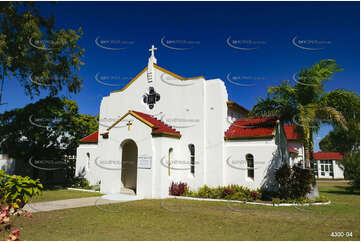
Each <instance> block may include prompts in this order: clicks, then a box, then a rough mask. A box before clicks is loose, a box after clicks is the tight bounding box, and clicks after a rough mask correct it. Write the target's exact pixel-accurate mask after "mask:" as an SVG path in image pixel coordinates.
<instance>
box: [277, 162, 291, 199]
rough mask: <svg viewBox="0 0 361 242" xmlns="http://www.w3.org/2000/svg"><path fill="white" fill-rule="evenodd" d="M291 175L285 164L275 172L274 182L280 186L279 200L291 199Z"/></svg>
mask: <svg viewBox="0 0 361 242" xmlns="http://www.w3.org/2000/svg"><path fill="white" fill-rule="evenodd" d="M291 174H292V170H291V168H290V167H289V166H288V164H285V165H283V166H281V167H280V168H279V169H278V170H277V171H276V177H275V178H276V181H277V182H278V184H279V185H280V187H279V195H280V197H281V198H289V197H291Z"/></svg>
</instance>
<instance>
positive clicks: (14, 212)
mask: <svg viewBox="0 0 361 242" xmlns="http://www.w3.org/2000/svg"><path fill="white" fill-rule="evenodd" d="M20 203H21V201H20V199H18V200H17V202H16V203H13V204H12V206H10V205H4V204H3V203H1V206H0V232H3V233H4V234H5V236H6V234H8V237H7V239H6V240H8V241H15V240H19V233H20V231H19V230H18V229H13V226H14V223H13V220H14V218H15V217H18V216H24V217H27V218H31V217H32V215H31V213H30V212H28V211H26V210H23V209H22V208H20V206H21V204H20ZM14 204H17V206H14ZM5 236H4V237H5Z"/></svg>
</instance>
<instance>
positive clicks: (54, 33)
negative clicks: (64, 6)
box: [0, 2, 84, 102]
mask: <svg viewBox="0 0 361 242" xmlns="http://www.w3.org/2000/svg"><path fill="white" fill-rule="evenodd" d="M81 36H82V29H81V28H79V29H78V30H73V29H57V28H56V27H55V18H54V16H53V15H49V16H48V17H47V16H44V15H42V14H41V13H40V8H39V6H38V5H37V4H36V3H34V2H1V3H0V71H1V72H0V80H1V79H2V80H4V78H5V77H11V76H13V77H15V78H16V80H18V81H19V82H20V83H21V85H22V86H23V87H24V89H25V93H26V94H27V95H29V96H30V97H31V98H33V96H34V95H39V93H40V91H41V90H44V91H48V92H49V94H50V95H51V96H55V95H57V94H58V92H59V91H61V90H62V89H63V88H64V87H66V88H67V90H68V91H69V92H70V93H77V92H79V91H80V89H81V83H82V79H81V78H80V77H79V76H78V75H77V74H76V71H77V70H79V69H80V67H81V66H82V65H84V63H83V62H82V61H81V59H80V58H81V57H82V56H83V54H84V49H83V48H82V47H81V46H79V44H78V41H79V39H80V38H81ZM0 102H1V95H0Z"/></svg>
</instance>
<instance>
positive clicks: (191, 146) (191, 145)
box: [188, 144, 195, 175]
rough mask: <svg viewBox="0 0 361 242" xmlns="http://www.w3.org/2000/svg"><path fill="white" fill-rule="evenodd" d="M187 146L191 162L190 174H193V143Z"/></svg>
mask: <svg viewBox="0 0 361 242" xmlns="http://www.w3.org/2000/svg"><path fill="white" fill-rule="evenodd" d="M188 147H189V153H190V162H191V164H190V165H191V174H193V175H194V172H195V155H194V152H195V151H194V145H193V144H190V145H188Z"/></svg>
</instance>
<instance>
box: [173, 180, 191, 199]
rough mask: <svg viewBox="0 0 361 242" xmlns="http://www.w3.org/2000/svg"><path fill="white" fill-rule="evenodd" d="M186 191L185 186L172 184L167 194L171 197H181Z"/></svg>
mask: <svg viewBox="0 0 361 242" xmlns="http://www.w3.org/2000/svg"><path fill="white" fill-rule="evenodd" d="M187 190H188V187H187V184H186V183H183V182H180V183H175V182H172V184H171V185H170V188H169V194H170V195H173V196H181V195H183V194H184V193H185V192H186V191H187Z"/></svg>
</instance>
